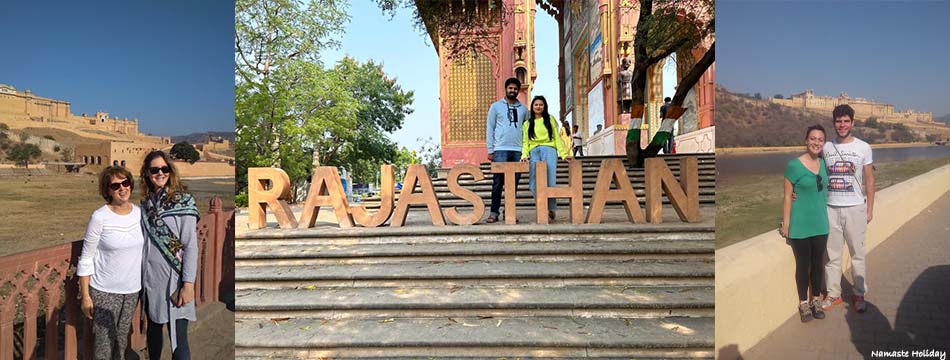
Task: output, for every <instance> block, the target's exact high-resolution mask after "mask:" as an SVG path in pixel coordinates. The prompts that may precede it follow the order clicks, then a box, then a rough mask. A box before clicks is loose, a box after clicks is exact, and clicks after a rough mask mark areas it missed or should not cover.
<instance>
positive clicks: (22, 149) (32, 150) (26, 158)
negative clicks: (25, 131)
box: [7, 143, 42, 168]
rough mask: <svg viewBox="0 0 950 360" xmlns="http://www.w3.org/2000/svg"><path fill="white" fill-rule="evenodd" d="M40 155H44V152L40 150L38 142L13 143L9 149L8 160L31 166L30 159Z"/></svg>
mask: <svg viewBox="0 0 950 360" xmlns="http://www.w3.org/2000/svg"><path fill="white" fill-rule="evenodd" d="M40 155H42V152H41V151H40V147H39V146H36V144H27V143H19V144H16V145H13V147H11V148H10V150H9V151H7V160H10V161H13V162H15V163H17V164H23V165H24V166H26V167H27V168H29V167H30V160H32V159H33V158H38V157H40Z"/></svg>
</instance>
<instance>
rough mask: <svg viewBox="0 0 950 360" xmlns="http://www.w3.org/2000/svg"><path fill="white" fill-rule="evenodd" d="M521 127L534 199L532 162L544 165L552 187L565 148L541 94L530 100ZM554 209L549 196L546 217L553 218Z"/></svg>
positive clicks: (564, 154)
mask: <svg viewBox="0 0 950 360" xmlns="http://www.w3.org/2000/svg"><path fill="white" fill-rule="evenodd" d="M521 129H522V130H521V131H522V141H521V161H531V170H530V171H529V176H530V180H529V182H528V183H529V185H530V187H531V194H532V195H534V196H535V198H537V196H538V192H537V190H535V189H536V188H535V183H534V167H535V166H534V165H535V164H537V163H538V162H539V161H544V162H545V163H546V164H547V173H548V186H554V185H555V184H556V183H557V182H556V180H557V161H558V159H562V158H567V148H565V146H564V143H563V142H562V141H561V138H560V137H559V136H558V135H557V120H556V119H554V117H553V116H551V115H550V114H548V101H547V100H546V99H545V98H544V96H535V97H534V99H532V100H531V116H530V117H529V118H528V120H525V124H524V125H523V126H521ZM556 210H557V203H556V202H555V199H548V219H550V220H554V214H555V211H556Z"/></svg>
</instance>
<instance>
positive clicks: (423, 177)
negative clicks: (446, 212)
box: [391, 164, 445, 227]
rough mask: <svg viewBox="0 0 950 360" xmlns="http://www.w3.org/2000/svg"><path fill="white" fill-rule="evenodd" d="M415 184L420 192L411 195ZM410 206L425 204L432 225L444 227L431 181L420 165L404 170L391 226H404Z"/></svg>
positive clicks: (423, 167)
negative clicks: (404, 173) (404, 175)
mask: <svg viewBox="0 0 950 360" xmlns="http://www.w3.org/2000/svg"><path fill="white" fill-rule="evenodd" d="M417 183H418V184H419V188H420V192H419V193H413V190H415V188H416V184H417ZM412 204H425V205H426V207H428V208H429V216H431V217H432V225H435V226H445V218H444V217H443V216H442V209H441V208H440V207H439V200H438V199H436V197H435V189H433V188H432V180H431V179H429V173H428V172H426V167H425V166H423V165H420V164H413V165H409V168H408V169H406V179H405V180H403V182H402V192H401V193H399V203H398V204H396V214H395V215H393V221H392V223H391V225H392V226H396V227H398V226H403V225H405V223H406V215H408V212H409V205H412Z"/></svg>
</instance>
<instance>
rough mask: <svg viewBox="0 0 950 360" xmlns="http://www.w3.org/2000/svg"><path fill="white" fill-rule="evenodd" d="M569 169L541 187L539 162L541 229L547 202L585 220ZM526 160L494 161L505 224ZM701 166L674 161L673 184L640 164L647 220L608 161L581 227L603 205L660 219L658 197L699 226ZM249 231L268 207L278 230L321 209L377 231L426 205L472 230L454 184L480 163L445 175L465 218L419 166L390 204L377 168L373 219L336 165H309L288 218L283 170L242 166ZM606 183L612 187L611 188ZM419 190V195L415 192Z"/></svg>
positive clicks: (638, 218)
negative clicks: (558, 181) (300, 203)
mask: <svg viewBox="0 0 950 360" xmlns="http://www.w3.org/2000/svg"><path fill="white" fill-rule="evenodd" d="M568 164H569V174H570V175H569V181H568V185H567V186H553V187H549V186H547V171H546V166H547V164H545V163H543V162H541V163H538V164H537V165H536V166H537V169H536V172H535V176H537V178H536V181H537V182H536V186H537V198H536V207H537V220H538V223H539V224H547V223H548V216H547V201H548V199H557V198H568V199H570V218H571V223H573V224H582V223H584V221H585V219H584V214H583V209H584V198H583V196H584V188H583V174H582V168H581V162H580V161H577V160H571V161H569V162H568ZM529 166H530V165H529V164H528V163H526V162H505V163H492V164H491V171H492V172H493V173H496V174H498V173H500V174H503V176H504V179H505V184H506V185H508V186H505V223H506V224H515V223H516V222H517V220H516V219H517V213H516V210H517V209H516V207H515V203H516V202H517V192H516V189H517V184H516V183H515V174H516V173H526V172H528V169H529ZM698 169H699V166H698V164H697V160H696V158H694V157H684V158H681V159H680V181H679V182H677V181H676V178H675V177H674V176H673V173H672V172H671V171H670V169H669V168H668V167H667V166H666V162H665V160H663V159H660V158H651V159H646V163H645V169H644V171H645V173H646V176H645V184H644V185H645V187H646V190H645V193H646V194H645V197H646V216H644V213H643V209H642V208H640V205H639V202H638V199H637V196H636V193H635V192H634V190H633V187H632V186H631V184H630V180H629V177H628V174H627V172H626V170H625V169H624V166H623V163H622V162H621V160H619V159H607V160H604V161H603V162H602V163H601V165H600V170H599V172H598V174H597V184H596V185H595V187H594V194H593V198H592V199H591V204H590V205H591V206H590V211H589V212H588V213H587V217H586V222H587V223H589V224H596V223H600V222H601V221H602V220H603V211H604V207H605V206H606V204H607V202H608V201H621V202H623V205H624V210H625V211H626V213H627V219H629V220H630V221H632V222H636V223H643V222H650V223H653V224H660V223H662V222H663V194H664V193H665V194H666V197H667V198H668V199H670V203H671V204H672V206H673V209H674V210H675V211H676V214H677V215H678V216H679V218H680V220H682V221H686V222H697V221H700V217H699V171H698ZM247 174H248V227H249V228H251V229H260V228H264V227H266V225H267V223H266V208H268V207H269V208H270V209H271V211H272V212H273V213H274V216H275V217H276V218H277V223H278V225H279V227H280V228H282V229H293V228H297V227H313V226H314V223H315V222H316V218H317V215H318V212H319V210H320V207H321V206H330V207H332V208H333V211H334V214H335V215H336V218H337V221H338V222H339V224H340V227H351V226H354V219H355V220H356V222H357V223H359V224H360V225H362V226H366V227H376V226H380V225H383V224H385V223H386V221H387V220H388V219H389V218H390V217H392V221H391V222H390V223H391V225H392V226H397V227H398V226H403V225H405V222H406V216H407V215H408V211H409V206H410V205H412V204H425V205H426V207H427V208H428V210H429V215H430V216H431V217H432V223H433V225H436V226H443V225H445V219H446V218H448V219H449V221H451V222H452V223H454V224H459V225H471V224H474V223H476V222H477V221H479V220H480V219H481V217H482V216H483V215H484V214H485V203H484V201H482V199H481V198H480V197H479V196H478V195H477V194H475V193H474V192H473V191H471V190H468V189H466V188H464V187H462V186H461V185H459V182H458V180H459V177H460V176H461V175H463V174H469V175H471V176H472V177H473V178H474V180H475V181H480V180H483V179H484V175H482V172H481V169H479V167H478V166H475V165H470V164H464V165H459V166H456V167H455V168H453V169H452V170H451V171H449V175H448V179H447V182H448V187H449V191H450V192H452V193H453V194H455V195H456V196H458V197H460V198H462V199H464V200H466V201H468V202H471V203H472V212H471V213H470V214H468V215H463V214H460V213H459V212H458V210H457V209H456V208H451V209H447V210H446V212H445V214H444V215H443V213H442V209H441V207H440V205H439V201H438V198H437V197H436V194H435V189H434V188H433V186H432V180H431V179H430V178H429V174H428V173H427V172H426V168H425V166H423V165H419V164H414V165H410V166H409V168H408V169H407V170H406V178H405V180H404V181H403V189H402V192H401V193H400V196H399V200H398V201H395V200H394V196H393V193H394V187H393V184H394V176H393V167H392V165H383V166H382V168H381V175H382V179H381V180H382V188H381V189H380V198H381V202H380V208H379V211H377V212H376V214H375V215H371V214H370V213H369V211H368V210H367V209H366V207H365V206H363V205H360V206H353V207H350V206H349V203H348V202H347V199H346V195H345V193H344V191H343V186H342V182H341V181H340V176H339V173H338V172H337V169H336V168H335V167H330V166H317V167H315V168H314V172H313V174H314V175H313V181H312V183H311V185H310V192H309V193H308V195H307V201H306V203H305V204H304V211H303V214H302V215H301V217H300V221H299V222H298V221H297V219H296V218H295V217H294V215H293V212H292V211H291V209H290V206H288V205H287V202H286V199H288V198H289V197H290V178H289V177H288V176H287V173H285V172H284V171H283V170H281V169H277V168H249V169H248V173H247ZM611 183H616V184H617V188H616V189H613V190H611V189H610V187H611ZM417 185H418V186H419V188H420V191H419V192H415V187H416V186H417Z"/></svg>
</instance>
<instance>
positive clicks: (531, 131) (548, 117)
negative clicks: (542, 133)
mask: <svg viewBox="0 0 950 360" xmlns="http://www.w3.org/2000/svg"><path fill="white" fill-rule="evenodd" d="M538 100H541V103H542V104H544V108H543V109H542V110H541V118H543V119H544V128H545V129H547V130H548V140H552V139H554V131H553V130H551V129H552V127H553V125H551V115H550V114H548V100H547V99H545V98H544V96H541V95H538V96H535V97H534V99H531V117H530V118H529V119H528V138H529V139H531V140H534V138H535V136H534V116H535V114H534V102H535V101H538Z"/></svg>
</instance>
